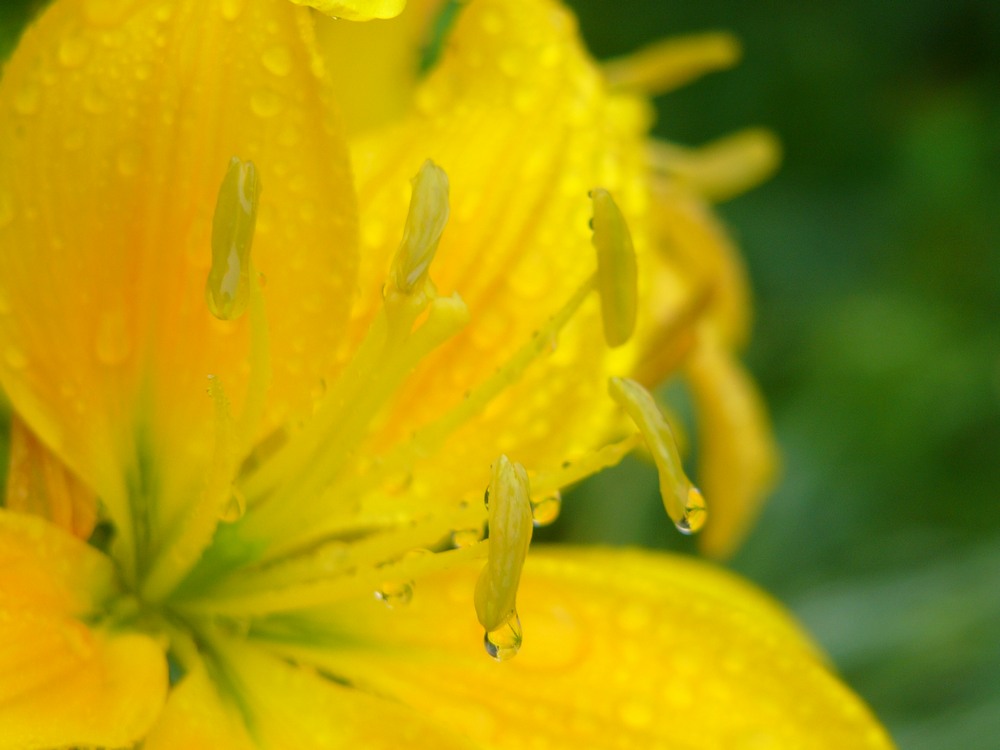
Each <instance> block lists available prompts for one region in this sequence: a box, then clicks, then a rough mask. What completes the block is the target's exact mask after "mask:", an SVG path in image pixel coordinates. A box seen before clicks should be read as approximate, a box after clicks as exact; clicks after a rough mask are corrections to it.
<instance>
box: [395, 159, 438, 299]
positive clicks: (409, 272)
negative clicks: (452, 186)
mask: <svg viewBox="0 0 1000 750" xmlns="http://www.w3.org/2000/svg"><path fill="white" fill-rule="evenodd" d="M412 184H413V196H412V197H411V198H410V210H409V213H408V214H407V216H406V226H405V228H404V229H403V241H402V242H400V243H399V248H398V249H397V250H396V255H395V257H394V258H393V261H392V279H393V282H394V283H395V285H396V289H398V290H399V291H400V292H402V293H403V294H410V293H411V292H413V290H414V289H415V288H416V287H417V286H418V285H419V284H420V283H421V282H422V281H424V280H425V278H426V275H427V269H428V268H429V267H430V264H431V261H432V260H433V259H434V253H436V252H437V248H438V243H439V242H440V241H441V235H442V234H443V233H444V227H445V224H447V223H448V214H449V207H448V175H447V174H445V171H444V170H443V169H441V167H439V166H438V165H437V164H435V163H434V162H432V161H431V160H430V159H428V160H427V161H425V162H424V163H423V165H422V166H421V167H420V171H419V172H417V176H416V177H414V178H413V180H412Z"/></svg>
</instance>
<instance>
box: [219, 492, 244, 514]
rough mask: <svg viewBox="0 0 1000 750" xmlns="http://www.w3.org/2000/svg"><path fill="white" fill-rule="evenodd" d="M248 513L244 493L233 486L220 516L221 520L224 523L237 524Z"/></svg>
mask: <svg viewBox="0 0 1000 750" xmlns="http://www.w3.org/2000/svg"><path fill="white" fill-rule="evenodd" d="M246 512H247V499H246V496H245V495H244V494H243V492H242V491H241V490H240V489H239V487H237V486H236V485H233V486H232V488H231V491H230V493H229V499H228V500H227V501H226V504H225V505H224V506H223V508H222V513H220V514H219V520H220V521H223V522H224V523H235V522H236V521H239V520H240V519H241V518H243V514H244V513H246Z"/></svg>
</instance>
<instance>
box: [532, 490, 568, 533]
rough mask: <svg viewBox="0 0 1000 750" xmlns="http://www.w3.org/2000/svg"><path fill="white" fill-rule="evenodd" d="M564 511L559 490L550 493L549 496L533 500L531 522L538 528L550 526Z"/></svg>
mask: <svg viewBox="0 0 1000 750" xmlns="http://www.w3.org/2000/svg"><path fill="white" fill-rule="evenodd" d="M560 510H562V494H561V493H560V492H559V490H555V491H554V492H550V493H549V494H547V495H543V496H542V497H540V498H538V499H537V500H535V499H534V498H532V500H531V520H532V522H533V523H534V524H535V526H536V527H538V526H548V525H549V524H550V523H552V522H553V521H555V520H556V519H557V518H559V511H560Z"/></svg>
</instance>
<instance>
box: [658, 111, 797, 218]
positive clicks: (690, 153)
mask: <svg viewBox="0 0 1000 750" xmlns="http://www.w3.org/2000/svg"><path fill="white" fill-rule="evenodd" d="M649 160H650V162H651V163H652V166H653V167H654V168H655V169H657V170H659V171H661V172H663V173H664V174H666V175H668V176H670V177H673V178H674V179H677V180H679V181H681V182H683V183H684V184H685V185H686V186H688V187H690V188H691V189H692V190H694V191H695V192H696V193H698V194H699V195H702V196H704V197H706V198H708V199H709V200H714V201H724V200H727V199H729V198H733V197H735V196H737V195H739V194H740V193H743V192H746V191H747V190H749V189H750V188H752V187H755V186H756V185H758V184H760V183H761V182H763V181H764V180H766V179H767V178H768V177H770V176H771V175H772V174H774V171H775V170H776V169H777V168H778V163H779V162H780V161H781V144H780V143H778V139H777V138H775V137H774V135H773V134H772V133H771V132H770V131H768V130H763V129H761V128H749V129H747V130H741V131H740V132H738V133H733V134H732V135H728V136H726V137H724V138H720V139H718V140H717V141H713V142H712V143H709V144H707V145H705V146H701V147H700V148H695V149H687V148H681V147H679V146H674V145H672V144H669V143H662V142H658V141H652V142H650V144H649Z"/></svg>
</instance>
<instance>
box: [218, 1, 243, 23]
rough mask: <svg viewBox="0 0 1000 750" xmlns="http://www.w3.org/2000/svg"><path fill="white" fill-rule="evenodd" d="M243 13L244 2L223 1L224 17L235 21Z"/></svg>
mask: <svg viewBox="0 0 1000 750" xmlns="http://www.w3.org/2000/svg"><path fill="white" fill-rule="evenodd" d="M242 12H243V0H222V17H223V18H225V19H226V20H227V21H235V20H236V19H237V18H239V17H240V14H241V13H242Z"/></svg>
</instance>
